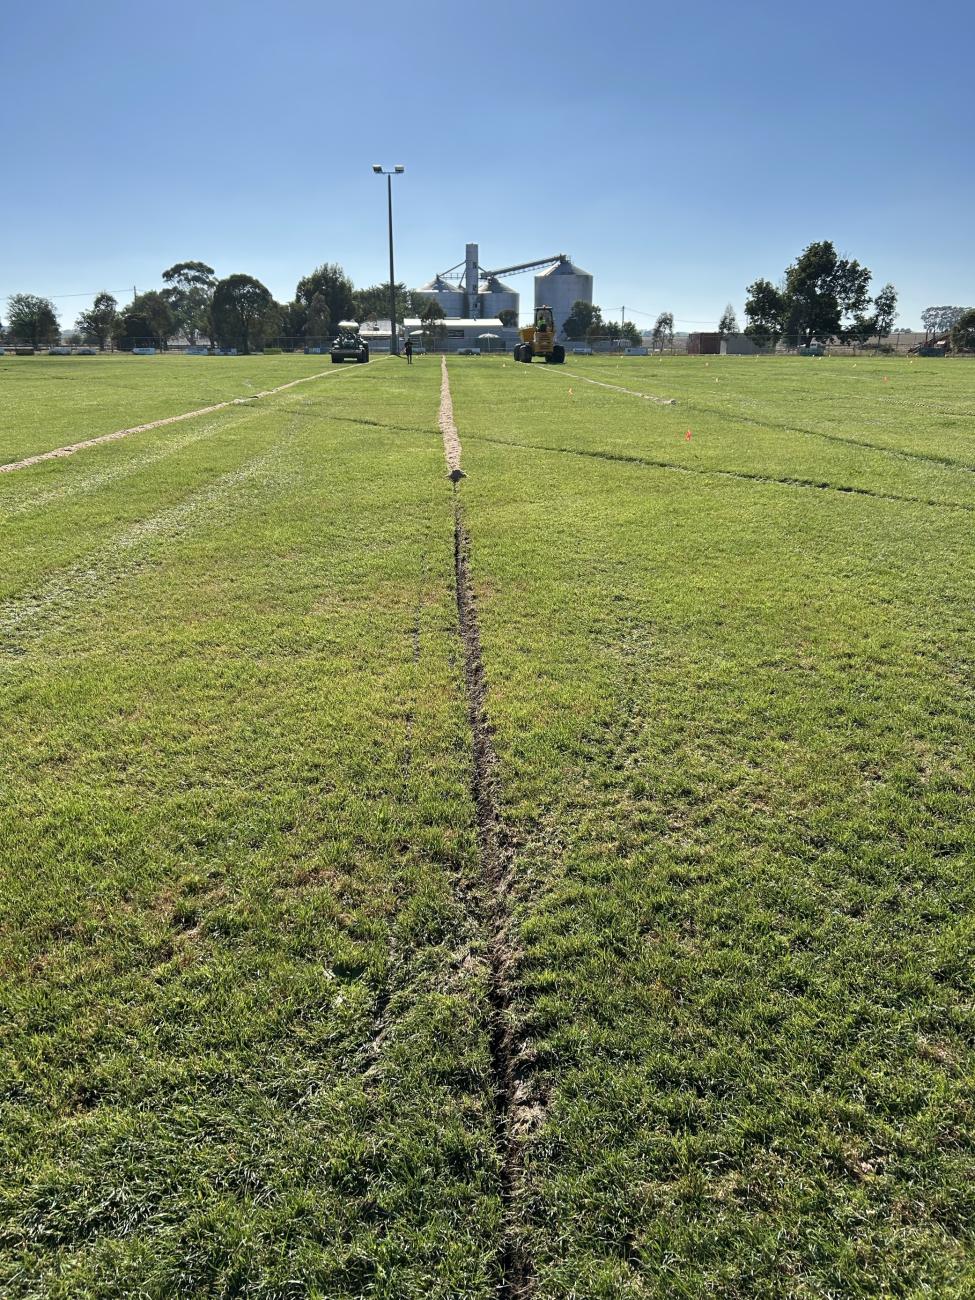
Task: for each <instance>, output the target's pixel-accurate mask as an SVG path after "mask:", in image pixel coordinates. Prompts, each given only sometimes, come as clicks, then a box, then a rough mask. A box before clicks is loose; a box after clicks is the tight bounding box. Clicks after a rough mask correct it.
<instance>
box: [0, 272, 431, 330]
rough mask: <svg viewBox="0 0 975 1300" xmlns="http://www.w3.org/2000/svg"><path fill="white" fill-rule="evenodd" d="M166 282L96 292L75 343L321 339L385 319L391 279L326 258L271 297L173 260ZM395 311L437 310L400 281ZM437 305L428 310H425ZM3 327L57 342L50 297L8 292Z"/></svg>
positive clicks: (248, 280) (245, 279)
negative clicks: (361, 276)
mask: <svg viewBox="0 0 975 1300" xmlns="http://www.w3.org/2000/svg"><path fill="white" fill-rule="evenodd" d="M161 278H162V281H163V288H162V289H150V290H148V291H146V292H145V293H140V294H136V295H135V297H134V298H133V299H132V301H131V302H130V303H128V304H126V305H125V306H120V305H119V302H118V300H117V299H116V298H115V297H114V295H113V294H111V293H109V292H107V291H105V290H103V291H101V292H99V293H98V294H96V295H95V298H94V300H93V302H92V305H91V307H90V308H88V310H86V311H82V312H81V313H79V315H78V317H77V320H76V322H75V328H74V339H73V341H75V342H77V343H83V344H89V345H92V346H96V347H98V348H99V350H104V349H105V348H106V347H107V346H108V345H109V344H110V343H111V345H112V346H114V347H115V348H118V349H119V350H122V351H128V350H131V348H133V347H137V346H140V345H145V346H151V347H156V348H160V349H165V348H166V347H167V346H168V344H169V343H170V342H171V341H172V340H173V339H174V338H183V339H185V340H186V342H187V343H189V344H190V345H195V344H197V343H198V342H200V341H203V340H205V341H206V343H207V345H208V346H209V347H211V348H237V349H238V351H241V352H245V353H246V352H250V351H252V350H254V349H255V348H260V347H263V346H265V345H266V344H268V343H270V342H273V341H274V340H278V339H281V340H292V341H294V342H297V343H300V342H303V343H306V344H311V345H315V346H317V345H319V344H322V343H325V342H326V341H327V340H328V339H330V338H331V336H332V334H333V333H334V331H335V329H336V328H337V327H338V324H339V322H340V321H343V320H356V321H358V322H359V323H360V324H361V323H362V322H363V321H365V320H371V319H378V318H380V317H386V316H388V314H389V285H388V284H378V285H370V286H368V287H367V288H362V289H356V288H355V286H354V285H353V283H352V281H351V279H350V278H349V276H348V275H346V273H345V271H344V270H343V269H342V267H341V266H339V265H338V264H337V263H333V262H325V263H323V264H322V265H321V266H317V267H316V268H315V269H314V270H313V271H312V272H311V273H310V274H309V275H306V276H303V277H302V278H301V279H300V280H299V281H298V284H297V285H296V287H295V296H294V298H293V300H292V301H291V302H287V303H280V302H276V301H275V299H274V297H273V295H272V293H271V291H270V290H269V289H268V288H267V286H266V285H264V284H262V283H261V281H260V280H258V279H256V278H255V277H254V276H251V275H246V274H243V273H239V272H238V273H236V274H234V275H229V276H226V277H225V278H224V279H218V278H217V275H216V272H215V271H214V269H213V267H212V266H208V265H207V264H206V263H205V262H199V261H189V262H177V263H176V264H175V265H174V266H171V267H168V268H167V269H166V270H165V271H163V273H162V277H161ZM395 292H396V313H397V318H398V319H400V320H402V319H404V318H405V317H406V316H408V315H412V314H415V315H417V316H420V317H421V318H424V317H429V318H430V319H435V317H436V316H437V315H438V314H439V315H440V316H442V315H443V312H442V310H441V309H440V308H439V306H438V305H437V304H436V303H433V304H431V303H429V302H428V300H427V299H426V298H425V297H424V298H422V299H421V300H420V301H416V300H414V298H413V295H412V294H411V293H410V291H409V290H408V289H407V288H406V285H405V284H397V285H396V286H395ZM431 307H433V308H434V311H433V314H432V316H430V308H431ZM5 315H6V326H5V327H4V325H3V323H2V322H0V341H3V340H7V341H9V342H13V343H20V344H23V345H25V346H30V347H43V346H46V345H55V344H58V343H60V341H61V325H60V322H59V320H58V312H57V309H56V308H55V306H54V303H53V302H52V301H51V300H50V299H48V298H42V297H39V296H38V295H36V294H29V293H18V294H13V295H11V297H10V298H9V299H8V301H7V310H6V313H5Z"/></svg>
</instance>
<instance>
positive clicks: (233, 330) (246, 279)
mask: <svg viewBox="0 0 975 1300" xmlns="http://www.w3.org/2000/svg"><path fill="white" fill-rule="evenodd" d="M212 310H213V326H214V330H215V332H216V337H217V341H218V342H219V344H220V346H221V347H225V348H238V349H239V350H240V351H241V352H244V353H248V352H250V350H251V347H252V346H260V345H261V343H263V341H264V338H265V336H266V335H273V334H275V333H276V332H277V328H278V325H279V321H280V316H279V313H278V309H277V304H276V303H275V301H274V299H273V298H272V297H271V291H270V289H268V288H267V287H266V286H265V285H263V284H261V282H260V280H255V279H254V277H253V276H252V275H242V274H238V275H228V276H227V278H226V279H225V280H220V281H218V283H217V286H216V288H215V289H214V291H213V308H212Z"/></svg>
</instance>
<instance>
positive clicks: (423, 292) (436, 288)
mask: <svg viewBox="0 0 975 1300" xmlns="http://www.w3.org/2000/svg"><path fill="white" fill-rule="evenodd" d="M413 293H414V295H416V296H417V300H418V304H417V305H419V301H420V300H422V299H423V298H426V299H427V300H428V301H430V302H435V303H437V305H438V306H439V307H440V309H441V310H442V311H443V314H444V315H445V316H463V315H464V312H465V308H464V291H463V289H461V287H460V285H458V284H456V283H453V284H452V283H451V282H450V281H449V280H445V279H444V278H443V276H442V275H435V276H434V277H433V279H432V280H431V281H430V282H429V283H428V284H424V285H421V286H420V288H419V289H414V290H413ZM422 310H423V309H422V308H420V314H421V315H422Z"/></svg>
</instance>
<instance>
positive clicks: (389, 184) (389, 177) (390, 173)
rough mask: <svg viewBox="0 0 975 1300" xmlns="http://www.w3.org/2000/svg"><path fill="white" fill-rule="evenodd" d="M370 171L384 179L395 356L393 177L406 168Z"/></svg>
mask: <svg viewBox="0 0 975 1300" xmlns="http://www.w3.org/2000/svg"><path fill="white" fill-rule="evenodd" d="M372 170H373V171H374V172H375V173H376V174H377V175H378V176H385V177H386V199H387V202H388V204H389V350H390V353H392V354H394V355H395V354H396V353H398V352H399V348H398V346H397V344H398V342H399V340H398V339H397V337H396V277H395V274H394V272H393V177H394V176H401V175H402V173H403V172H405V171H406V168H405V167H404V166H403V164H402V163H397V164H396V166H395V167H391V168H388V169H387V168H384V167H382V166H381V165H380V164H379V163H373V165H372Z"/></svg>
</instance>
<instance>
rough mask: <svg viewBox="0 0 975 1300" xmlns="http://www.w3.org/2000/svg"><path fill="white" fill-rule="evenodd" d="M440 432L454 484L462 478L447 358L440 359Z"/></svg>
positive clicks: (458, 439) (462, 472)
mask: <svg viewBox="0 0 975 1300" xmlns="http://www.w3.org/2000/svg"><path fill="white" fill-rule="evenodd" d="M440 432H441V433H442V434H443V454H444V457H445V458H446V461H447V469H448V470H449V471H450V478H451V480H452V481H453V482H454V483H456V482H457V481H458V479H462V478H463V477H464V471H463V470H462V469H461V467H460V438H459V437H458V436H457V425H456V424H455V423H454V403H453V400H452V398H451V396H450V380H449V378H448V377H447V358H446V357H445V356H442V357H441V358H440Z"/></svg>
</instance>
